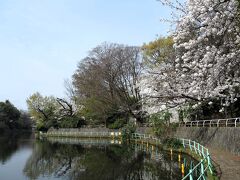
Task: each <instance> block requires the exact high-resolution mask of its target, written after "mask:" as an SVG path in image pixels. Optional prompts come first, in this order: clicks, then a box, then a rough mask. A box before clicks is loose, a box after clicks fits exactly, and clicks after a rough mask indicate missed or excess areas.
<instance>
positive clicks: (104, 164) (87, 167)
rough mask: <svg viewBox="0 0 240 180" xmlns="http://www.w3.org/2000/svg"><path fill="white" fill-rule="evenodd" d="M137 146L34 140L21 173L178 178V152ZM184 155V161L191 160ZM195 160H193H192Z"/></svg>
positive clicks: (93, 179)
mask: <svg viewBox="0 0 240 180" xmlns="http://www.w3.org/2000/svg"><path fill="white" fill-rule="evenodd" d="M136 147H137V146H132V145H131V146H130V145H114V144H101V145H90V144H86V143H84V144H81V143H80V144H63V143H58V142H50V141H46V140H43V141H36V143H35V146H34V149H33V153H32V155H31V157H30V158H29V159H28V161H27V163H26V165H25V168H24V174H25V175H26V176H27V177H29V178H30V179H38V178H40V177H43V176H46V177H48V178H49V179H51V177H52V178H54V177H55V178H60V179H70V180H78V179H85V180H105V179H106V180H108V179H109V180H112V179H114V180H115V179H116V180H125V179H126V180H130V179H131V180H145V179H146V180H155V179H156V180H158V179H181V170H180V168H179V162H178V158H177V156H178V155H177V154H175V155H174V158H173V160H172V161H171V157H170V154H169V153H167V152H163V151H161V152H158V155H157V156H156V153H155V155H153V154H154V153H150V151H151V150H149V152H144V151H141V150H137V148H136ZM191 160H192V159H191V157H189V156H185V161H191ZM193 161H194V160H193Z"/></svg>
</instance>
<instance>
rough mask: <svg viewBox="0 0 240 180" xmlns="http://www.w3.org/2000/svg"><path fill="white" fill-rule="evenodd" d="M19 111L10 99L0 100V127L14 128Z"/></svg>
mask: <svg viewBox="0 0 240 180" xmlns="http://www.w3.org/2000/svg"><path fill="white" fill-rule="evenodd" d="M20 115H21V113H20V111H19V110H18V109H17V108H16V107H15V106H14V105H13V104H11V102H10V101H8V100H7V101H5V102H0V128H1V126H2V127H5V128H10V129H13V128H16V127H17V124H18V120H19V118H20Z"/></svg>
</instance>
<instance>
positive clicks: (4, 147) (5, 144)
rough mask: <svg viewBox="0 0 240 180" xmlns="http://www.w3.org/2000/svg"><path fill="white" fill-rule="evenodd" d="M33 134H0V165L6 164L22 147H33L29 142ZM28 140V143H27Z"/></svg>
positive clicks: (25, 132) (18, 132)
mask: <svg viewBox="0 0 240 180" xmlns="http://www.w3.org/2000/svg"><path fill="white" fill-rule="evenodd" d="M31 135H32V132H27V131H14V132H8V133H7V132H5V133H0V145H1V147H0V163H1V164H5V162H7V161H8V160H9V159H10V158H11V157H12V155H13V154H14V153H15V152H16V151H17V150H19V149H20V147H23V146H25V147H29V148H30V147H31V146H32V142H31V141H29V138H30V136H31ZM25 140H26V141H25Z"/></svg>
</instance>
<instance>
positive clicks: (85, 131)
mask: <svg viewBox="0 0 240 180" xmlns="http://www.w3.org/2000/svg"><path fill="white" fill-rule="evenodd" d="M43 135H45V136H49V137H92V138H95V137H96V138H98V137H99V138H101V137H106V138H112V137H113V138H118V137H120V136H121V132H120V131H117V130H111V129H107V128H79V129H51V130H49V131H48V132H47V133H44V134H43Z"/></svg>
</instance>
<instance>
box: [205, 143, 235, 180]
mask: <svg viewBox="0 0 240 180" xmlns="http://www.w3.org/2000/svg"><path fill="white" fill-rule="evenodd" d="M208 149H209V153H210V154H211V157H212V159H213V161H214V162H215V163H216V164H218V165H219V166H220V168H217V170H218V171H220V172H219V173H220V174H219V175H220V176H221V178H220V179H221V180H238V179H240V156H237V155H233V154H231V153H229V152H227V151H223V150H218V149H213V148H211V147H210V148H209V147H208Z"/></svg>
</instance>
